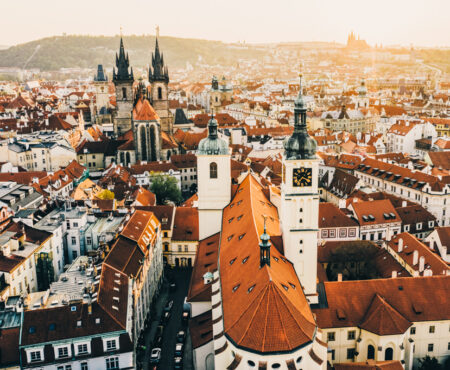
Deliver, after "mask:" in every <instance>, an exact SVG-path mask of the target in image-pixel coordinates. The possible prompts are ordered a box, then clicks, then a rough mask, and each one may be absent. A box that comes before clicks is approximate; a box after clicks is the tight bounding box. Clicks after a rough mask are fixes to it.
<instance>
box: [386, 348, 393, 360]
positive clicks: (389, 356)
mask: <svg viewBox="0 0 450 370" xmlns="http://www.w3.org/2000/svg"><path fill="white" fill-rule="evenodd" d="M393 358H394V350H393V349H392V348H391V347H388V348H386V351H385V352H384V360H385V361H392V359H393Z"/></svg>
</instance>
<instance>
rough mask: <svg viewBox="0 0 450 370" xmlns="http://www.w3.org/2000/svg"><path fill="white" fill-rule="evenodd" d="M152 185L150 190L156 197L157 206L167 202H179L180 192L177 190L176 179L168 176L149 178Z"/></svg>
mask: <svg viewBox="0 0 450 370" xmlns="http://www.w3.org/2000/svg"><path fill="white" fill-rule="evenodd" d="M150 182H151V183H152V185H151V186H150V190H151V191H152V192H153V193H154V194H155V196H156V202H157V203H158V204H159V205H163V204H166V203H167V202H169V201H172V202H174V203H175V204H178V203H180V202H181V199H182V197H181V191H180V189H179V188H178V183H177V179H176V178H175V177H172V176H168V175H153V176H151V178H150Z"/></svg>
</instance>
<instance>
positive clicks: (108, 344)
mask: <svg viewBox="0 0 450 370" xmlns="http://www.w3.org/2000/svg"><path fill="white" fill-rule="evenodd" d="M104 346H105V351H115V350H116V349H117V340H116V339H107V340H106V341H105V343H104Z"/></svg>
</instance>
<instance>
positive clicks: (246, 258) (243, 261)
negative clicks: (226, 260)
mask: <svg viewBox="0 0 450 370" xmlns="http://www.w3.org/2000/svg"><path fill="white" fill-rule="evenodd" d="M249 257H250V256H247V257H245V258H244V259H243V260H242V263H245V262H247V260H248V258H249Z"/></svg>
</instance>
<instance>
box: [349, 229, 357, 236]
mask: <svg viewBox="0 0 450 370" xmlns="http://www.w3.org/2000/svg"><path fill="white" fill-rule="evenodd" d="M348 236H349V237H352V236H356V229H355V228H352V229H348Z"/></svg>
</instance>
